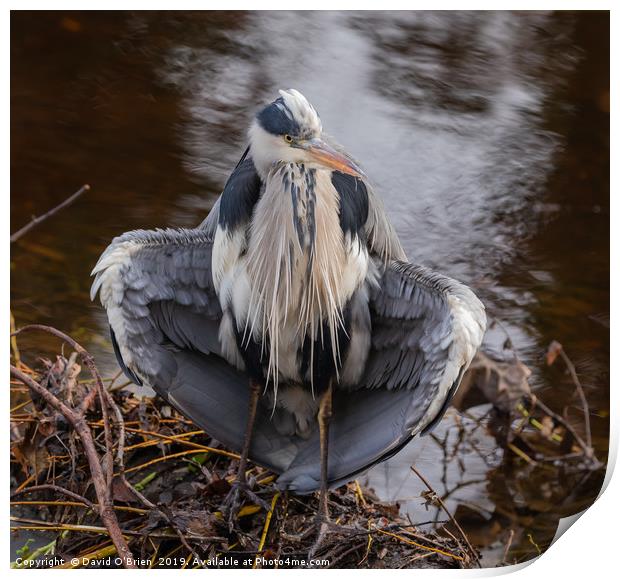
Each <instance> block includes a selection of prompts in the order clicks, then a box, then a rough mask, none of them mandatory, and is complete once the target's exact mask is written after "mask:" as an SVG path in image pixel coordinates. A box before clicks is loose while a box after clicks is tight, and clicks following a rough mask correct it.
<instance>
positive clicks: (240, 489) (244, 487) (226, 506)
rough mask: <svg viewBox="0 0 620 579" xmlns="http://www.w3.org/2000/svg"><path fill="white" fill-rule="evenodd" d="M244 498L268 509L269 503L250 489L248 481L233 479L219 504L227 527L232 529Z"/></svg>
mask: <svg viewBox="0 0 620 579" xmlns="http://www.w3.org/2000/svg"><path fill="white" fill-rule="evenodd" d="M244 498H245V499H246V500H247V502H251V503H254V504H257V505H259V506H260V507H261V508H262V509H264V510H265V511H268V510H269V509H270V506H269V504H267V502H265V501H264V500H263V499H261V498H260V497H259V496H258V495H257V494H256V493H255V492H253V491H252V490H250V487H249V485H248V483H247V482H246V481H245V480H239V479H237V480H235V482H234V483H233V484H232V486H231V488H230V491H228V494H227V495H226V498H225V499H224V501H223V502H222V504H221V505H220V512H221V513H222V517H223V518H224V520H225V521H226V522H227V523H228V529H229V530H230V531H232V530H233V528H234V526H235V521H236V520H237V518H238V515H239V511H240V510H241V507H242V506H243V504H244V502H245V501H244Z"/></svg>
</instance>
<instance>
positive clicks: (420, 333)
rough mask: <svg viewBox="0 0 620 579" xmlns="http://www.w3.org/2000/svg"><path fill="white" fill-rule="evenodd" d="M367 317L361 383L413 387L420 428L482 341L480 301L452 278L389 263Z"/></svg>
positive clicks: (409, 265) (482, 307)
mask: <svg viewBox="0 0 620 579" xmlns="http://www.w3.org/2000/svg"><path fill="white" fill-rule="evenodd" d="M371 320H372V344H371V351H370V353H369V357H368V361H367V364H366V370H365V372H364V376H365V378H364V381H363V384H361V385H360V386H365V387H367V388H378V387H382V388H387V389H389V390H392V389H399V388H406V389H410V390H414V391H415V392H414V394H413V395H414V396H415V398H416V399H417V401H418V407H419V409H418V411H417V414H418V416H417V418H418V419H419V420H420V427H419V428H420V429H422V428H423V427H424V426H426V424H428V423H429V422H430V420H431V419H434V418H435V416H433V415H432V412H433V411H436V412H438V411H439V410H440V409H441V408H442V407H443V405H442V404H441V403H442V402H443V401H444V399H445V398H446V397H447V396H449V394H450V391H451V389H452V388H453V386H454V385H455V383H456V385H458V381H459V380H460V376H461V375H462V372H463V371H464V370H465V369H466V368H467V366H469V363H470V362H471V359H472V358H473V356H474V354H475V353H476V350H477V349H478V347H479V346H480V343H481V342H482V337H483V335H484V331H485V327H486V316H485V313H484V306H483V305H482V303H481V302H480V301H479V300H478V298H477V297H476V296H475V295H474V293H473V292H472V291H471V290H470V289H469V288H468V287H466V286H465V285H463V284H461V283H459V282H457V281H455V280H453V279H450V278H448V277H445V276H443V275H440V274H437V273H435V272H432V271H430V270H428V269H427V268H425V267H423V266H420V265H413V264H409V263H404V262H392V263H391V264H390V267H388V268H387V270H386V271H385V273H384V275H383V277H382V280H381V284H380V288H379V289H377V290H376V291H375V293H374V295H373V296H372V299H371ZM444 410H445V408H444Z"/></svg>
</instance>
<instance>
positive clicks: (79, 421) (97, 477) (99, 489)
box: [11, 350, 136, 568]
mask: <svg viewBox="0 0 620 579" xmlns="http://www.w3.org/2000/svg"><path fill="white" fill-rule="evenodd" d="M76 351H77V350H76ZM11 375H12V376H13V377H15V378H17V379H18V380H21V381H22V382H23V383H24V384H25V385H26V386H28V388H30V389H31V390H32V391H33V392H35V393H36V394H38V395H39V396H41V398H43V400H45V402H47V403H48V404H49V405H50V406H51V407H52V408H54V409H55V410H57V411H58V412H60V413H61V414H62V415H63V416H64V418H65V419H66V420H67V422H69V424H71V426H72V427H73V429H74V430H75V432H76V433H77V434H78V436H79V437H80V440H81V441H82V447H83V448H84V453H85V454H86V458H87V460H88V465H89V467H90V471H91V476H92V479H93V485H94V487H95V492H96V494H97V500H98V502H99V508H98V511H99V516H100V517H101V520H102V522H103V524H104V525H105V527H106V529H107V530H108V533H109V534H110V538H111V539H112V542H113V543H114V545H115V547H116V550H117V552H118V554H119V555H120V556H121V557H122V560H123V564H124V566H125V567H127V568H135V567H136V565H135V563H134V560H133V556H132V554H131V551H130V550H129V546H128V545H127V541H126V540H125V537H123V533H122V532H121V529H120V527H119V524H118V519H117V518H116V513H115V512H114V508H113V504H112V500H111V492H110V490H111V489H109V488H108V487H107V486H106V482H105V478H104V474H103V471H102V468H101V464H100V462H99V454H98V453H97V450H96V448H95V443H94V441H93V437H92V434H91V431H90V428H89V427H88V424H87V422H86V419H85V418H84V416H83V415H80V414H78V413H77V412H75V411H74V410H73V409H71V408H69V407H68V406H67V405H66V404H64V403H63V402H62V401H61V400H59V399H58V398H57V397H56V396H54V395H53V394H52V393H51V392H50V391H49V390H47V389H45V388H43V386H41V384H39V383H38V382H35V381H34V380H33V379H32V378H30V376H27V375H26V374H24V373H23V372H21V371H20V370H18V369H17V368H15V366H11Z"/></svg>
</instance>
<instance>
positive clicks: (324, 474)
mask: <svg viewBox="0 0 620 579" xmlns="http://www.w3.org/2000/svg"><path fill="white" fill-rule="evenodd" d="M331 417H332V383H331V382H330V383H329V386H328V387H327V390H326V391H325V392H324V393H323V395H322V397H321V400H320V402H319V413H318V420H319V441H320V444H321V489H320V493H319V517H321V518H322V519H323V520H324V521H328V520H329V507H328V506H327V495H328V490H327V483H328V470H327V467H328V461H329V423H330V421H331Z"/></svg>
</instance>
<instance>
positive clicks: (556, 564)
mask: <svg viewBox="0 0 620 579" xmlns="http://www.w3.org/2000/svg"><path fill="white" fill-rule="evenodd" d="M58 4H59V5H60V8H58V7H52V6H50V3H48V2H43V1H23V2H15V1H13V2H10V3H9V8H10V9H12V10H38V9H44V10H49V9H52V8H54V9H62V10H80V9H82V10H83V9H84V8H85V6H86V5H85V3H84V2H83V1H81V2H76V1H66V2H60V3H58ZM87 6H88V8H89V9H98V10H102V9H115V10H124V9H128V8H130V9H132V10H153V9H174V10H189V9H192V10H208V9H218V8H226V9H227V10H231V9H233V10H234V9H236V10H240V9H254V10H256V9H290V8H291V7H294V8H295V9H311V10H320V9H332V10H333V9H338V10H347V9H348V10H351V9H353V10H362V9H373V8H377V7H380V8H381V9H382V10H390V9H409V10H411V9H415V10H423V9H442V10H446V9H447V10H464V9H477V10H498V9H506V8H510V9H515V10H543V9H544V10H549V9H557V10H578V9H586V10H611V8H612V6H613V4H612V2H610V1H608V2H604V1H599V0H590V1H589V2H584V1H575V0H563V1H561V2H560V1H556V2H541V1H527V2H525V1H521V2H512V3H510V4H508V3H500V2H490V1H477V2H471V3H464V2H455V1H446V0H435V1H433V2H429V1H418V2H415V3H414V2H402V1H400V2H394V1H391V2H390V1H383V2H381V3H380V4H378V3H371V2H360V1H353V0H349V1H340V2H324V1H315V2H300V1H299V0H298V1H296V2H294V3H293V2H284V1H271V2H269V1H265V2H257V1H254V2H248V1H245V2H239V1H237V0H229V1H228V2H226V3H224V2H208V1H207V2H205V1H204V0H203V1H202V2H200V1H196V0H194V1H187V0H186V1H177V2H175V3H171V2H161V1H155V2H154V1H151V2H145V1H138V2H136V1H134V2H121V1H119V0H108V1H107V2H98V1H94V2H90V3H88V4H87ZM3 16H4V18H3V22H2V32H3V38H4V39H5V50H4V51H3V53H2V66H3V71H4V78H5V79H6V78H7V77H8V76H9V66H10V32H9V29H10V18H9V11H8V10H5V12H4V14H3ZM616 20H617V18H616V16H615V13H614V12H613V11H612V13H611V30H612V33H611V56H612V71H611V73H612V76H611V84H612V86H611V91H610V93H611V103H612V105H611V108H612V109H613V110H614V111H615V110H616V105H617V104H618V98H617V95H618V89H619V87H618V80H617V74H616V72H615V70H614V66H613V65H614V64H615V63H616V57H617V56H618V42H617V40H616V35H617V33H618V32H619V31H618V26H617V22H616ZM614 33H615V34H614ZM4 99H5V107H4V111H5V114H4V121H5V122H4V123H3V125H4V135H5V140H4V143H5V151H4V155H3V159H4V164H5V173H4V174H5V183H6V187H5V193H4V195H3V202H4V203H5V211H4V212H3V215H2V220H3V222H4V231H5V235H6V239H7V242H6V245H5V246H4V247H3V249H2V252H3V253H2V262H3V266H4V269H3V271H4V272H8V271H9V265H10V250H9V244H8V232H9V231H10V223H9V216H10V201H9V194H8V192H9V191H10V181H9V170H10V162H9V147H10V142H9V126H10V97H9V91H8V90H7V91H6V92H5V93H4ZM617 125H618V122H617V117H616V115H615V114H614V115H612V116H611V129H612V131H611V132H612V135H613V136H615V135H616V134H617V128H618V126H617ZM613 140H614V139H613V138H612V142H613ZM617 160H618V159H617V155H616V154H615V149H614V148H613V147H612V162H611V167H612V168H613V169H612V173H611V191H616V189H615V185H617V178H616V175H617V169H616V167H617V166H618V165H617V164H616V162H614V161H617ZM616 206H617V201H616V198H615V195H612V196H611V211H612V215H614V216H616V215H617V212H616V211H615V209H616ZM612 225H616V224H615V223H613V219H612ZM618 235H619V234H618V230H616V229H615V228H614V227H612V228H611V256H612V258H611V262H612V263H615V264H616V267H615V269H614V268H612V274H611V290H612V295H614V296H615V295H617V290H618ZM7 282H8V279H7ZM7 282H5V285H4V291H3V292H2V308H1V313H0V316H2V321H3V325H2V327H4V328H8V327H9V308H10V301H9V287H8V285H9V284H8V283H7ZM616 310H617V305H616V303H615V302H612V304H611V311H610V319H611V320H615V319H616V317H617V316H616ZM617 334H618V332H617V330H616V329H615V327H614V323H613V322H612V324H611V344H612V345H613V346H616V345H617V343H618V336H617ZM619 364H620V359H619V358H618V357H616V356H614V355H612V356H611V376H612V377H613V378H615V377H617V376H618V375H619V372H618V369H619V368H618V365H619ZM6 370H7V371H6V372H5V376H8V368H7V369H6ZM613 378H612V383H613ZM1 396H2V397H3V402H4V408H5V409H8V407H9V396H8V388H4V389H2V395H1ZM617 398H618V397H617V394H616V392H615V389H612V390H611V402H612V404H611V413H610V414H611V438H610V459H609V466H608V470H607V476H606V479H605V486H604V490H603V492H602V496H600V498H599V499H598V500H597V501H596V502H595V504H594V505H593V506H592V507H590V508H589V509H588V510H587V511H586V512H585V513H584V514H583V515H582V516H581V518H580V519H579V521H578V522H577V523H576V524H575V525H574V526H573V527H572V528H571V529H570V530H569V531H568V532H566V533H565V534H564V535H563V536H561V537H560V538H559V539H558V540H557V542H556V543H554V544H553V546H552V547H551V548H549V549H548V551H546V552H545V553H544V554H543V555H542V556H541V557H540V558H538V559H537V560H536V561H535V562H534V563H533V564H526V565H525V566H518V567H519V568H520V571H518V572H519V574H520V577H552V576H554V575H555V576H563V575H564V574H566V576H574V575H579V576H587V575H588V574H590V575H592V576H599V577H607V576H610V574H611V570H612V569H614V568H615V567H616V559H617V557H616V550H615V549H616V544H615V538H616V536H618V530H617V526H618V522H617V520H616V518H617V516H618V513H620V508H619V505H620V501H619V497H620V481H619V480H618V479H619V477H618V476H615V477H613V478H612V476H611V475H612V474H613V469H614V466H615V462H616V456H617V451H618V420H617V418H618V410H619V407H618V399H617ZM5 416H6V414H5ZM4 438H5V441H4V444H5V460H6V461H7V462H5V464H8V460H9V442H8V437H6V436H5V437H4ZM3 509H4V515H5V516H4V518H3V520H4V521H8V517H9V505H8V501H3ZM7 531H8V529H7ZM5 537H6V535H5ZM8 549H9V547H8V541H7V551H8ZM9 561H10V558H9V556H8V553H7V557H6V559H5V560H4V561H3V562H2V563H1V564H3V565H5V568H6V569H8V565H9ZM516 570H517V569H516V568H515V567H508V568H500V569H483V570H468V571H461V573H462V574H468V575H469V576H470V577H474V576H495V575H502V574H506V573H507V572H512V571H516ZM12 571H13V572H17V571H16V570H12ZM386 571H395V570H384V571H383V573H384V574H385V573H386ZM41 572H46V573H49V572H50V570H38V571H30V573H29V574H31V573H35V574H36V573H41ZM51 572H52V573H54V572H55V573H58V572H60V571H51ZM90 572H93V573H94V572H96V570H82V573H90ZM126 572H127V571H126ZM147 572H148V573H149V574H152V573H153V572H155V573H166V574H168V573H176V572H177V571H176V570H138V571H131V573H132V574H138V573H147ZM308 572H310V573H315V574H316V573H321V574H322V573H325V571H324V570H312V571H306V573H308ZM338 572H340V573H348V572H350V571H343V570H339V571H338ZM355 572H356V573H360V572H361V573H372V572H373V571H367V570H355ZM402 572H403V573H412V571H411V570H403V571H402ZM413 572H415V573H416V574H420V573H433V574H435V575H436V574H437V573H450V572H451V571H448V570H442V571H438V570H432V571H427V570H416V571H413ZM207 573H210V574H212V573H218V574H219V573H226V574H227V575H237V574H239V575H240V574H244V573H247V571H243V570H230V571H222V570H218V571H214V570H211V571H207ZM262 573H277V574H278V575H279V576H286V575H287V574H290V573H289V572H287V571H274V570H263V571H262ZM306 573H304V575H306ZM375 573H377V572H375Z"/></svg>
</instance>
